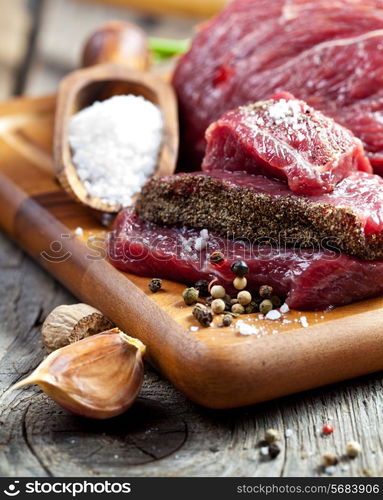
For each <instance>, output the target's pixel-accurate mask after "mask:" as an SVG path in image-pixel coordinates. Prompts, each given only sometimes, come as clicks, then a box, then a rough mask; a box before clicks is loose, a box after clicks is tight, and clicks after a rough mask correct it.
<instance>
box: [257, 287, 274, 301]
mask: <svg viewBox="0 0 383 500" xmlns="http://www.w3.org/2000/svg"><path fill="white" fill-rule="evenodd" d="M259 295H260V297H262V298H263V299H269V298H270V297H271V296H272V295H273V287H272V286H269V285H262V286H261V287H260V288H259Z"/></svg>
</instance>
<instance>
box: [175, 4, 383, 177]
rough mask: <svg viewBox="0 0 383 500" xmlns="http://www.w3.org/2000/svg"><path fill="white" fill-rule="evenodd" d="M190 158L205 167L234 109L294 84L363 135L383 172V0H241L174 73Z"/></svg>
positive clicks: (186, 158)
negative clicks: (209, 144)
mask: <svg viewBox="0 0 383 500" xmlns="http://www.w3.org/2000/svg"><path fill="white" fill-rule="evenodd" d="M173 82H174V86H175V88H176V90H177V93H178V97H179V104H180V112H181V119H182V141H181V143H182V147H183V155H182V160H183V162H184V163H183V164H184V165H185V164H186V163H187V162H189V163H191V166H192V167H194V168H199V166H200V163H201V160H202V157H203V153H204V150H205V139H204V134H205V130H206V128H207V127H208V126H209V124H210V123H212V122H213V121H214V120H216V119H218V118H219V117H220V116H221V115H222V114H223V113H224V112H225V111H228V110H230V109H234V108H236V107H237V106H239V105H244V104H248V103H252V102H256V101H260V100H264V99H267V98H268V97H269V96H270V95H272V94H273V93H276V92H281V91H288V92H291V93H292V94H294V95H295V96H296V97H297V98H300V99H303V100H305V101H306V102H308V104H309V105H311V106H313V107H315V108H316V109H319V110H321V111H322V112H324V113H325V114H326V115H328V116H331V117H333V118H334V119H335V120H336V121H337V122H338V123H340V124H342V125H345V126H346V127H348V128H349V129H351V130H352V132H353V133H354V134H355V135H356V136H357V137H359V138H360V139H361V140H362V142H363V144H364V147H365V149H366V152H367V154H368V156H369V159H370V161H371V163H372V165H373V167H374V168H375V171H376V172H377V173H383V2H382V0H374V1H372V0H315V1H314V0H272V1H270V0H234V1H233V2H231V3H230V4H229V5H228V6H227V7H226V9H224V10H223V11H222V12H221V13H220V14H219V15H218V16H216V17H215V18H214V19H213V20H211V21H209V22H207V23H205V24H204V25H203V26H202V27H201V30H200V31H199V33H198V34H197V36H196V38H195V40H194V42H193V44H192V47H191V49H190V51H189V52H188V53H187V54H186V55H184V56H183V57H182V58H181V60H180V62H179V64H178V66H177V68H176V71H175V74H174V79H173Z"/></svg>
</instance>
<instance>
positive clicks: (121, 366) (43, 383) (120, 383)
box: [12, 328, 146, 419]
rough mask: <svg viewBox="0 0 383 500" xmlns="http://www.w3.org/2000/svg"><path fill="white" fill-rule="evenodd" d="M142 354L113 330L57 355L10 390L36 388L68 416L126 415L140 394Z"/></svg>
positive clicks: (137, 344)
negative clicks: (34, 386) (70, 414)
mask: <svg viewBox="0 0 383 500" xmlns="http://www.w3.org/2000/svg"><path fill="white" fill-rule="evenodd" d="M145 349H146V348H145V345H144V344H143V343H142V342H140V341H139V340H138V339H134V338H132V337H129V336H128V335H126V334H125V333H123V332H121V331H120V330H119V329H118V328H114V329H113V330H109V331H107V332H103V333H99V334H97V335H93V336H91V337H87V338H85V339H83V340H80V341H78V342H76V343H74V344H70V345H68V346H65V347H62V348H61V349H57V350H56V351H54V352H52V353H51V354H49V356H48V357H47V358H46V359H45V360H44V361H42V363H41V364H40V365H39V366H38V367H37V368H36V370H35V371H34V372H33V373H32V374H31V375H29V377H27V378H26V379H24V380H22V381H20V382H18V383H16V384H15V385H14V386H13V387H12V389H18V388H20V387H23V386H25V385H28V384H37V385H39V386H40V388H41V389H42V390H43V391H44V392H45V393H46V394H47V395H48V396H49V397H51V398H52V399H53V400H54V401H56V403H58V404H59V405H60V406H62V407H63V408H65V409H67V410H69V411H71V412H73V413H76V414H78V415H82V416H84V417H89V418H95V419H104V418H110V417H114V416H116V415H119V414H121V413H123V412H124V411H126V410H127V409H128V408H129V407H130V406H131V405H132V404H133V403H134V401H135V400H136V398H137V396H138V394H139V392H140V389H141V386H142V382H143V379H144V365H143V360H142V357H143V355H144V353H145Z"/></svg>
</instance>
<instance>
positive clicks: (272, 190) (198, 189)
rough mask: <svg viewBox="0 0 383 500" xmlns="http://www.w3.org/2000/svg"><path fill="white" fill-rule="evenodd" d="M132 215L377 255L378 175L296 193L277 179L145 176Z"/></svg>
mask: <svg viewBox="0 0 383 500" xmlns="http://www.w3.org/2000/svg"><path fill="white" fill-rule="evenodd" d="M135 210H136V213H137V214H138V215H140V216H141V217H143V218H144V219H146V220H148V221H151V222H154V223H156V224H160V225H161V224H162V225H167V226H178V227H180V226H186V227H190V228H196V229H202V228H206V229H208V230H210V231H214V232H215V233H217V234H219V235H221V236H228V237H230V238H238V239H245V240H249V241H251V242H256V243H264V242H271V244H273V245H274V244H275V245H276V246H281V245H284V246H288V247H294V248H313V247H315V248H328V249H331V250H338V251H340V252H343V253H346V254H349V255H353V256H356V257H359V258H362V259H365V260H377V259H381V258H383V237H382V230H383V179H381V178H380V177H378V176H376V175H371V174H367V173H364V172H358V173H355V174H354V175H352V176H350V177H347V178H346V179H344V180H343V181H342V182H341V183H340V184H338V186H337V187H336V189H335V190H334V191H333V192H332V193H327V194H324V195H321V196H299V195H296V194H294V193H292V192H291V191H290V190H289V189H288V187H287V186H286V185H285V184H284V183H282V182H280V181H277V180H273V179H268V178H265V177H262V176H251V175H248V174H244V173H243V172H236V173H224V172H221V171H212V172H209V175H206V174H203V173H201V172H193V173H190V174H178V175H174V176H171V177H164V178H158V177H154V178H152V179H150V180H149V181H148V182H147V183H146V184H145V186H144V188H143V190H142V191H141V194H140V196H139V198H138V200H137V204H136V207H135Z"/></svg>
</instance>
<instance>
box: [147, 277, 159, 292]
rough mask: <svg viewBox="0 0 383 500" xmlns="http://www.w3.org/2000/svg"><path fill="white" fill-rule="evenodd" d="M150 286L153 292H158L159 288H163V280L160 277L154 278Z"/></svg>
mask: <svg viewBox="0 0 383 500" xmlns="http://www.w3.org/2000/svg"><path fill="white" fill-rule="evenodd" d="M148 287H149V289H150V291H151V292H153V293H156V292H158V290H161V287H162V280H160V279H159V278H153V279H152V281H151V282H150V283H149V285H148Z"/></svg>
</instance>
